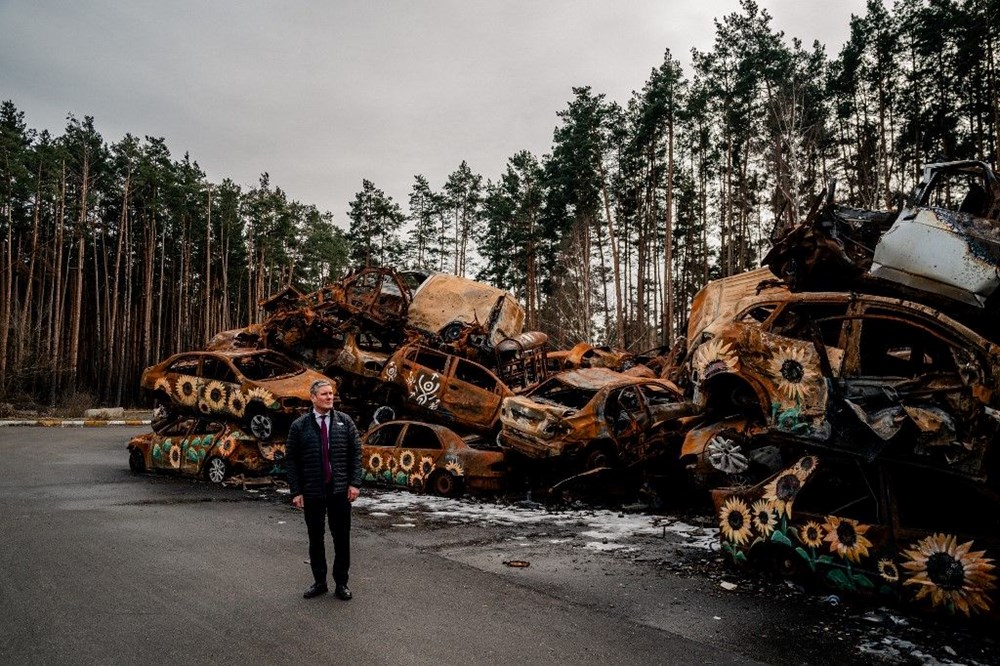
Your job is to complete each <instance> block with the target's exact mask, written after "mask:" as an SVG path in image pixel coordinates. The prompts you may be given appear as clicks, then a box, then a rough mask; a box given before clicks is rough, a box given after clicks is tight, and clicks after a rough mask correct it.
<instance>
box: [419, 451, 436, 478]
mask: <svg viewBox="0 0 1000 666" xmlns="http://www.w3.org/2000/svg"><path fill="white" fill-rule="evenodd" d="M418 468H419V470H420V475H421V476H423V477H424V478H425V479H426V478H427V477H429V476H430V475H431V472H433V471H434V459H433V458H431V457H430V456H423V457H422V458H421V459H420V462H419V463H418Z"/></svg>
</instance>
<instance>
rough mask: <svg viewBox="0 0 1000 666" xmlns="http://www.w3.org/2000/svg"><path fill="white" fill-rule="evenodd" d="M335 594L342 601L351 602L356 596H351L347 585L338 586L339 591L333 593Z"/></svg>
mask: <svg viewBox="0 0 1000 666" xmlns="http://www.w3.org/2000/svg"><path fill="white" fill-rule="evenodd" d="M333 594H334V596H335V597H337V598H338V599H340V600H341V601H350V600H351V599H352V598H354V595H353V594H351V591H350V590H349V589H347V586H346V585H338V586H337V589H336V590H334V591H333Z"/></svg>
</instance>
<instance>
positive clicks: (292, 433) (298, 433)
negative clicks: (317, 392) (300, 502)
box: [285, 409, 361, 498]
mask: <svg viewBox="0 0 1000 666" xmlns="http://www.w3.org/2000/svg"><path fill="white" fill-rule="evenodd" d="M330 415H331V417H332V418H331V419H330V421H331V423H330V425H329V434H330V467H331V468H332V469H333V492H335V493H343V492H347V487H348V486H354V487H355V488H360V487H361V437H360V436H359V435H358V428H357V426H355V425H354V421H352V420H351V417H350V416H348V415H347V414H345V413H343V412H338V411H336V410H333V411H331V412H330ZM321 442H322V439H321V437H320V432H319V424H318V423H316V417H315V416H313V411H312V410H311V409H310V410H309V411H308V412H306V413H305V414H303V415H302V416H300V417H299V418H297V419H295V421H294V422H293V423H292V427H291V428H289V429H288V440H287V441H286V442H285V467H286V470H287V473H288V489H289V490H290V491H291V494H292V497H295V496H296V495H304V496H305V497H309V498H317V497H323V450H322V444H321Z"/></svg>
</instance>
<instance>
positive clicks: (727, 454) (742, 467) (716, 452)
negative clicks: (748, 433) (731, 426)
mask: <svg viewBox="0 0 1000 666" xmlns="http://www.w3.org/2000/svg"><path fill="white" fill-rule="evenodd" d="M705 449H706V451H707V453H708V461H709V463H711V465H712V467H714V468H715V469H717V470H719V471H720V472H722V473H723V474H742V473H743V472H745V471H747V468H748V467H750V460H749V459H748V458H747V457H746V455H745V454H744V453H743V449H742V447H741V446H740V445H739V444H737V443H736V442H735V441H733V440H732V439H730V438H728V437H726V436H725V435H716V436H715V437H713V438H712V439H711V441H709V443H708V446H706V447H705Z"/></svg>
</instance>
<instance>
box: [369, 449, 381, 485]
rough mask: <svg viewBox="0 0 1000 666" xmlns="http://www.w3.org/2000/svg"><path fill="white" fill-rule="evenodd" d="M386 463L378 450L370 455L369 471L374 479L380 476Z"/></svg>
mask: <svg viewBox="0 0 1000 666" xmlns="http://www.w3.org/2000/svg"><path fill="white" fill-rule="evenodd" d="M384 464H385V463H384V462H383V460H382V454H381V453H379V452H378V451H376V452H375V453H373V454H371V455H370V456H368V470H367V471H368V472H369V473H370V474H371V476H372V479H374V478H375V477H376V476H378V474H379V472H381V471H382V466H383V465H384Z"/></svg>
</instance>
